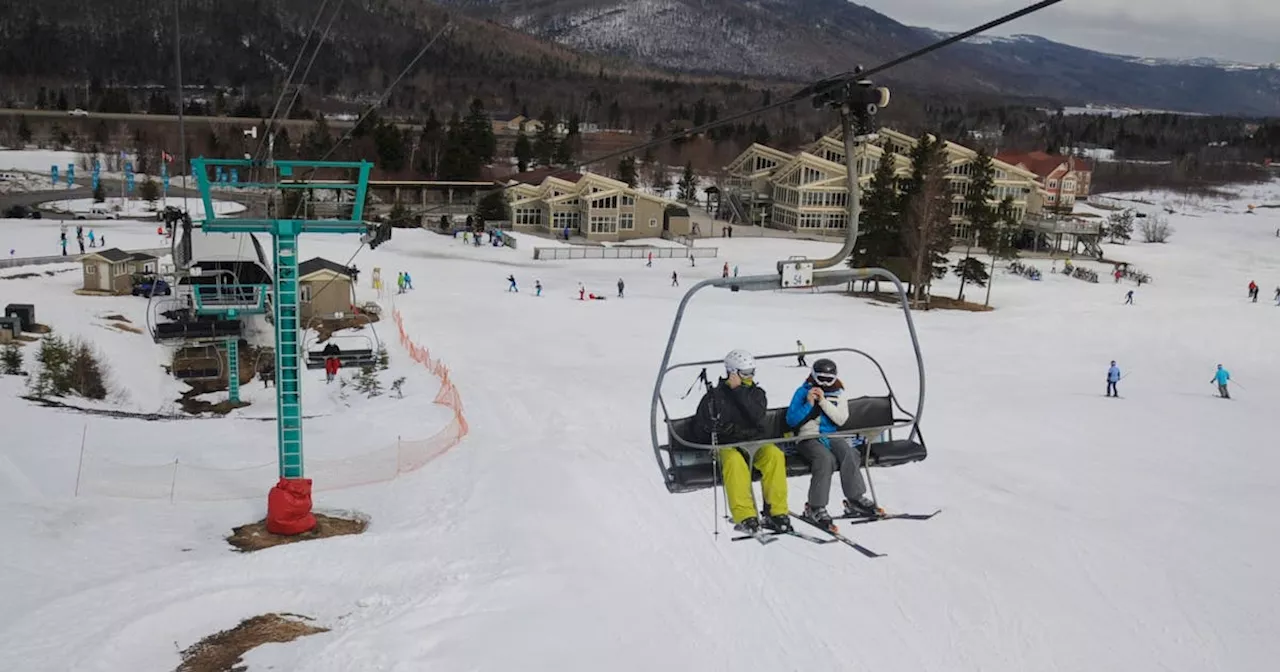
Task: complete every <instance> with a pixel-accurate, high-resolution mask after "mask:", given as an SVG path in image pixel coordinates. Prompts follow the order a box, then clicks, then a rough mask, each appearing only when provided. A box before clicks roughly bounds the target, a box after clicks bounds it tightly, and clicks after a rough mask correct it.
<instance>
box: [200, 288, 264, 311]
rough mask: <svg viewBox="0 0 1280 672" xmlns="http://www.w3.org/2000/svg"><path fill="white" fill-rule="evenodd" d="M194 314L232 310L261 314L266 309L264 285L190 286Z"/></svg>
mask: <svg viewBox="0 0 1280 672" xmlns="http://www.w3.org/2000/svg"><path fill="white" fill-rule="evenodd" d="M190 287H191V294H192V298H193V300H194V303H195V309H196V313H197V314H200V315H212V314H216V313H225V312H227V311H230V310H234V311H236V312H240V313H262V312H266V309H267V302H266V296H267V286H266V285H190Z"/></svg>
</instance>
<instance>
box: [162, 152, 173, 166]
mask: <svg viewBox="0 0 1280 672" xmlns="http://www.w3.org/2000/svg"><path fill="white" fill-rule="evenodd" d="M160 159H161V160H162V161H164V162H165V163H172V162H173V155H172V154H170V153H169V152H164V151H162V152H160Z"/></svg>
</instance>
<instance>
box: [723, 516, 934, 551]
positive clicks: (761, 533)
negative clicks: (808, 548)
mask: <svg viewBox="0 0 1280 672" xmlns="http://www.w3.org/2000/svg"><path fill="white" fill-rule="evenodd" d="M789 513H790V514H791V517H792V518H795V519H796V520H799V521H801V522H804V523H806V524H808V525H810V526H811V527H814V528H817V529H818V530H819V531H821V532H825V533H826V534H827V535H829V538H826V539H823V538H819V537H815V536H812V535H808V534H805V533H803V532H798V531H796V530H790V531H787V532H777V531H768V530H765V529H760V530H757V531H756V532H754V533H751V534H746V535H743V536H740V537H733V539H732V540H733V541H744V540H746V539H755V540H756V541H758V542H760V544H761V545H762V546H767V545H769V544H771V543H773V542H774V541H777V540H778V537H780V536H783V535H788V536H793V537H799V538H801V539H804V540H805V541H808V542H810V543H815V544H829V543H832V542H836V541H838V542H840V543H842V544H844V545H846V546H849V547H850V548H852V549H854V550H855V551H857V552H859V553H861V554H862V555H864V556H866V557H868V558H882V557H884V555H885V554H884V553H877V552H875V551H873V550H871V549H869V548H867V547H866V546H863V545H862V544H859V543H858V542H856V541H854V540H852V539H850V538H849V537H846V536H845V535H843V534H841V533H840V532H839V531H838V530H833V529H831V528H828V527H824V526H822V525H820V524H819V523H818V522H817V521H815V520H812V519H810V518H806V517H804V516H802V515H800V514H798V513H796V512H794V511H791V512H789ZM939 513H942V509H938V510H937V511H934V512H933V513H927V514H919V513H887V514H883V515H880V516H874V517H870V516H853V515H844V516H840V517H839V518H837V519H836V520H849V521H852V522H850V523H849V524H850V525H859V524H862V523H874V522H877V521H881V520H929V519H930V518H933V517H934V516H936V515H938V514H939ZM833 527H834V526H833Z"/></svg>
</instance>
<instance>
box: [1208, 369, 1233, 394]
mask: <svg viewBox="0 0 1280 672" xmlns="http://www.w3.org/2000/svg"><path fill="white" fill-rule="evenodd" d="M1229 380H1231V373H1230V372H1228V371H1227V370H1226V369H1224V368H1222V365H1221V364H1219V365H1218V370H1217V371H1215V372H1214V374H1213V377H1212V378H1210V379H1209V382H1211V383H1217V384H1218V396H1220V397H1222V398H1223V399H1230V398H1231V392H1229V391H1228V390H1227V381H1229Z"/></svg>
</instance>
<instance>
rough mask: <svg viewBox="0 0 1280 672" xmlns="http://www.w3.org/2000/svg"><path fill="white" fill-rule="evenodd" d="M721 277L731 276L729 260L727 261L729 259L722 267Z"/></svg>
mask: <svg viewBox="0 0 1280 672" xmlns="http://www.w3.org/2000/svg"><path fill="white" fill-rule="evenodd" d="M720 277H722V278H727V277H729V262H727V261H726V262H724V268H722V269H721V270H720Z"/></svg>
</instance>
